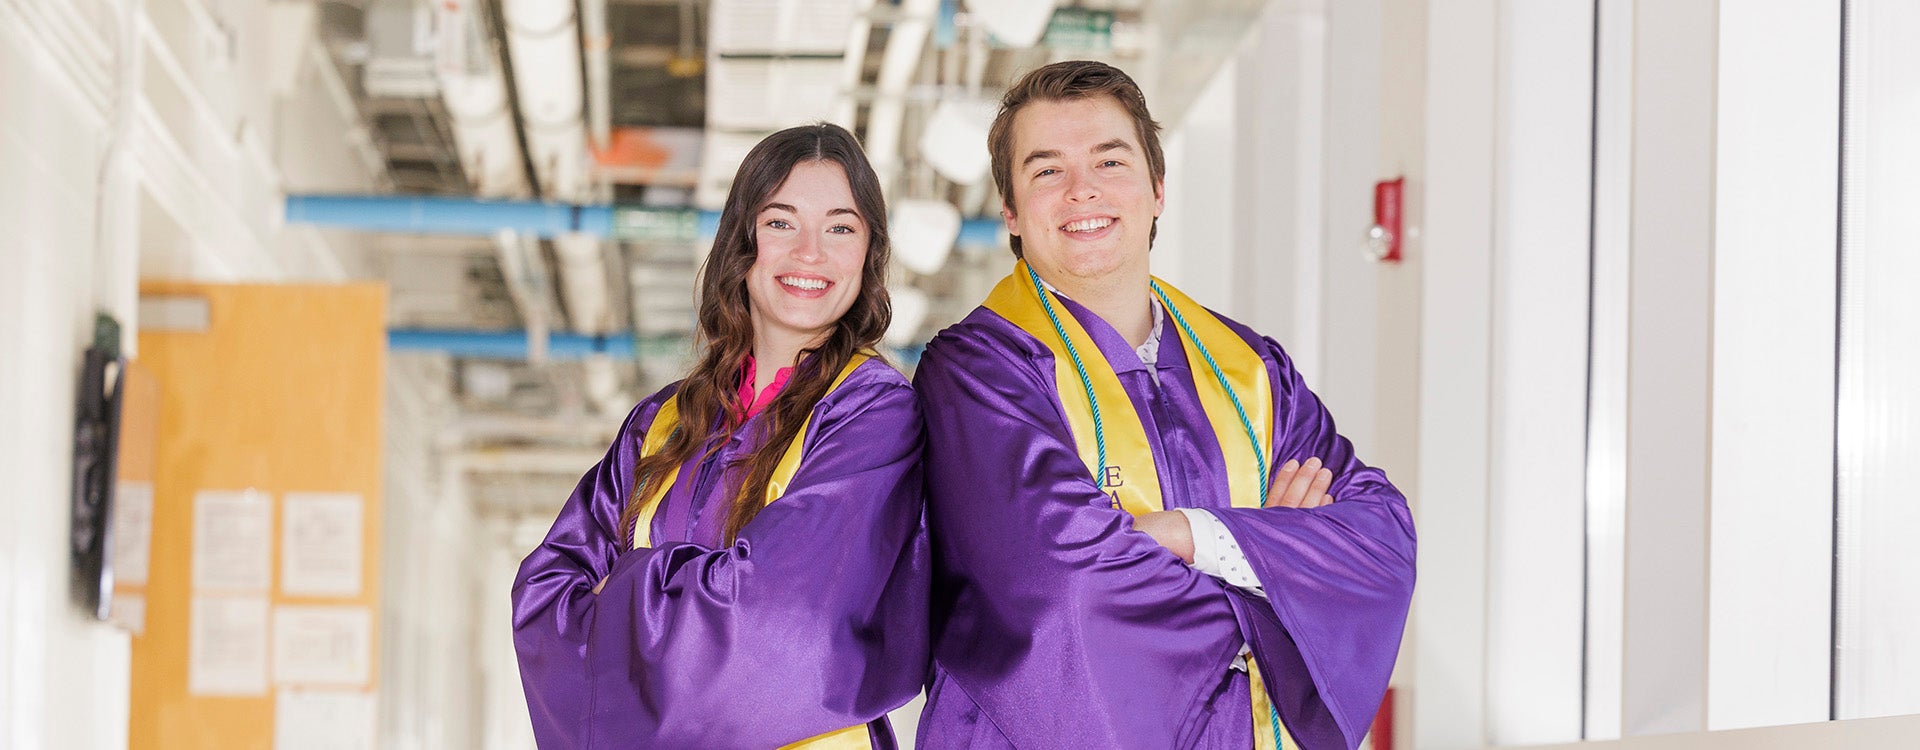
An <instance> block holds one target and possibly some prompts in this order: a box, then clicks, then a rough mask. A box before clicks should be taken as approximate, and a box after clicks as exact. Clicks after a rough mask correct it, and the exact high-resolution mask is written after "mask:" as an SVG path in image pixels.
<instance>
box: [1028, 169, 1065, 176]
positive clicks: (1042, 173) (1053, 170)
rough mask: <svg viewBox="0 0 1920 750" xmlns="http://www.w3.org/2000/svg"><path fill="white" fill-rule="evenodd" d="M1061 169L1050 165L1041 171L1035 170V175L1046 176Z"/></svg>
mask: <svg viewBox="0 0 1920 750" xmlns="http://www.w3.org/2000/svg"><path fill="white" fill-rule="evenodd" d="M1059 171H1060V170H1058V169H1053V168H1051V167H1049V168H1047V169H1042V170H1040V171H1038V172H1035V173H1034V175H1033V176H1035V177H1045V176H1047V175H1050V174H1053V173H1055V172H1059Z"/></svg>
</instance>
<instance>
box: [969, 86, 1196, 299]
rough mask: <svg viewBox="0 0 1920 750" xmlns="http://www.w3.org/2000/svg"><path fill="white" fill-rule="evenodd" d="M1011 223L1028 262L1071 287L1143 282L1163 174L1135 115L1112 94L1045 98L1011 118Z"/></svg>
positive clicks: (1006, 210) (1007, 211)
mask: <svg viewBox="0 0 1920 750" xmlns="http://www.w3.org/2000/svg"><path fill="white" fill-rule="evenodd" d="M1012 131H1013V138H1012V141H1013V150H1012V171H1011V174H1010V176H1009V177H1010V181H1011V182H1012V187H1013V203H1014V205H1011V206H1003V207H1002V209H1001V216H1002V217H1003V218H1005V219H1006V222H1007V231H1009V232H1011V233H1013V234H1015V235H1018V236H1019V237H1020V241H1021V246H1022V252H1023V254H1024V256H1025V257H1026V259H1027V262H1028V263H1030V264H1032V265H1033V269H1034V270H1035V271H1037V272H1039V274H1040V276H1041V277H1042V278H1045V279H1046V280H1047V281H1048V282H1050V283H1052V284H1054V285H1056V286H1060V287H1062V288H1064V289H1067V290H1068V292H1069V293H1071V292H1072V289H1073V288H1074V287H1083V286H1086V285H1096V286H1107V285H1110V284H1113V283H1116V282H1119V283H1128V282H1133V281H1135V280H1136V277H1137V282H1138V284H1139V285H1140V286H1141V287H1142V288H1145V286H1146V280H1147V278H1148V275H1147V248H1148V246H1149V244H1151V238H1152V231H1153V220H1154V218H1155V217H1158V216H1159V215H1160V212H1161V211H1162V210H1163V209H1164V208H1165V206H1166V202H1165V194H1164V183H1156V182H1155V181H1154V180H1153V178H1152V177H1151V176H1150V173H1149V170H1148V167H1147V157H1146V154H1145V152H1144V150H1143V149H1142V148H1141V145H1140V139H1139V136H1138V134H1137V132H1136V131H1135V128H1134V122H1133V120H1132V118H1130V117H1129V116H1128V115H1127V111H1126V109H1124V108H1122V107H1121V106H1120V103H1119V102H1117V101H1115V100H1114V99H1113V98H1112V97H1110V96H1089V97H1081V98H1076V99H1063V100H1043V101H1034V102H1030V103H1028V104H1027V105H1026V106H1024V107H1022V108H1021V109H1020V111H1019V113H1018V114H1017V115H1015V116H1014V120H1013V128H1012Z"/></svg>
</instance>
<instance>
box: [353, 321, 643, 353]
mask: <svg viewBox="0 0 1920 750" xmlns="http://www.w3.org/2000/svg"><path fill="white" fill-rule="evenodd" d="M387 350H388V351H395V352H445V353H447V354H451V355H453V356H455V357H473V358H476V359H526V358H527V333H526V332H525V331H446V330H431V329H418V328H394V329H390V330H388V331H387ZM634 351H635V347H634V340H633V336H632V334H629V333H626V332H619V333H610V334H606V335H604V336H591V335H587V334H580V333H550V334H548V335H547V357H549V358H551V359H581V358H583V357H587V356H589V355H594V354H603V355H606V356H609V357H619V358H622V359H633V358H634Z"/></svg>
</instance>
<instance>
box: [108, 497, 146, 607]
mask: <svg viewBox="0 0 1920 750" xmlns="http://www.w3.org/2000/svg"><path fill="white" fill-rule="evenodd" d="M112 528H113V531H112V534H113V580H114V581H115V582H116V583H124V584H127V585H129V586H145V585H147V557H148V552H149V550H151V549H152V548H153V484H152V483H149V482H121V483H120V484H119V486H118V487H117V488H115V489H114V492H113V527H112Z"/></svg>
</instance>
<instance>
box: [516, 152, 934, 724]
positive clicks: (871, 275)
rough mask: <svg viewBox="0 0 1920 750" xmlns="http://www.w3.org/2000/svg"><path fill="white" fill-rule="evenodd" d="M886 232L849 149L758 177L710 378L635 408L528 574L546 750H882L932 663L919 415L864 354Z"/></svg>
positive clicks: (712, 290) (764, 156) (529, 663)
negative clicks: (795, 747)
mask: <svg viewBox="0 0 1920 750" xmlns="http://www.w3.org/2000/svg"><path fill="white" fill-rule="evenodd" d="M886 264H887V229H886V208H885V205H884V203H883V200H882V198H881V195H880V186H879V183H878V180H877V178H876V177H875V176H874V172H873V168H872V167H871V166H870V165H869V164H868V163H867V159H866V157H865V155H864V154H863V153H862V152H861V150H860V146H859V144H858V142H857V141H855V140H854V137H853V135H852V134H851V133H848V132H847V131H846V130H844V129H842V128H840V127H838V126H835V125H830V124H819V125H808V126H804V127H797V128H791V129H788V130H783V131H780V132H778V133H775V134H773V135H771V136H768V137H767V139H766V140H764V141H762V142H761V143H760V144H759V145H758V146H756V147H754V149H753V151H752V152H751V153H749V154H748V155H747V158H746V161H745V162H743V163H742V164H741V165H740V170H739V172H738V174H737V175H736V176H735V179H734V183H733V188H732V191H731V192H730V193H729V194H728V196H727V203H726V206H725V208H724V209H723V210H722V211H721V214H720V228H719V234H718V236H717V237H715V238H714V243H713V252H712V254H711V255H709V256H708V258H707V262H706V266H705V268H703V269H702V271H701V285H700V312H699V321H700V340H701V346H702V350H701V354H700V359H699V363H698V364H697V365H695V366H694V368H693V371H692V372H691V373H689V374H688V375H687V378H686V379H685V380H682V381H680V382H679V383H676V384H674V385H670V386H667V387H666V388H665V389H663V390H661V391H660V392H659V393H656V394H654V395H652V396H650V397H648V398H647V399H646V400H644V401H642V402H640V405H639V406H637V407H635V408H634V410H633V413H632V414H631V415H629V416H628V417H627V421H626V424H625V426H624V427H622V428H621V431H620V436H619V438H618V439H616V440H615V442H614V444H613V446H612V447H611V448H609V449H608V450H607V455H606V457H605V458H604V459H602V460H601V461H600V463H599V465H597V466H595V467H594V468H593V469H592V470H591V471H588V472H587V475H586V476H585V477H584V478H582V479H581V480H580V485H579V487H578V488H577V489H575V490H574V492H573V496H572V497H571V498H569V499H568V500H567V504H566V506H565V507H564V508H562V509H561V511H560V517H559V518H558V519H557V520H556V521H554V524H553V530H552V531H550V532H548V534H547V538H546V541H545V542H543V543H542V544H541V545H540V546H539V547H538V548H537V549H535V550H534V551H533V553H532V554H530V555H528V556H527V559H526V561H525V562H523V563H522V564H521V566H520V573H519V576H518V577H517V578H516V580H515V581H514V587H513V628H514V645H515V647H516V648H517V650H518V651H519V657H520V676H521V681H522V683H523V684H524V686H525V688H526V691H527V704H528V707H529V708H530V709H531V711H532V714H533V724H534V734H535V736H536V737H537V738H538V739H539V742H540V746H541V747H543V748H559V747H568V748H572V747H596V748H598V747H605V748H638V747H701V748H710V747H753V748H770V747H778V746H783V745H789V744H793V743H799V744H800V745H801V746H803V747H832V748H840V747H891V746H892V745H893V735H892V731H891V729H890V728H889V727H888V725H887V723H886V719H885V714H886V712H887V711H888V710H890V709H893V708H896V707H898V706H900V705H901V704H903V703H905V702H906V701H907V700H908V699H909V698H911V697H913V695H914V694H915V693H917V692H918V690H919V687H920V682H921V680H922V678H923V677H924V676H925V673H926V659H927V585H928V580H927V576H928V567H927V549H926V538H925V534H924V531H923V529H924V526H923V522H922V513H921V510H922V503H921V498H920V492H921V484H920V467H919V458H920V446H921V439H922V436H921V422H920V412H919V410H918V407H917V406H916V405H915V401H914V397H913V393H912V391H911V390H909V388H908V385H907V381H906V379H905V378H904V377H902V376H901V375H900V373H899V372H897V371H895V370H894V369H893V368H892V367H890V366H889V365H887V363H886V362H884V361H882V360H881V359H880V358H879V357H877V356H875V355H874V354H873V353H872V352H871V350H870V349H869V347H872V346H873V345H874V344H875V343H876V342H877V341H879V339H880V336H881V334H882V333H883V332H885V330H886V328H887V322H888V320H889V318H890V316H891V312H890V309H889V307H888V301H887V292H886V288H885V286H884V282H885V278H886Z"/></svg>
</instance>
